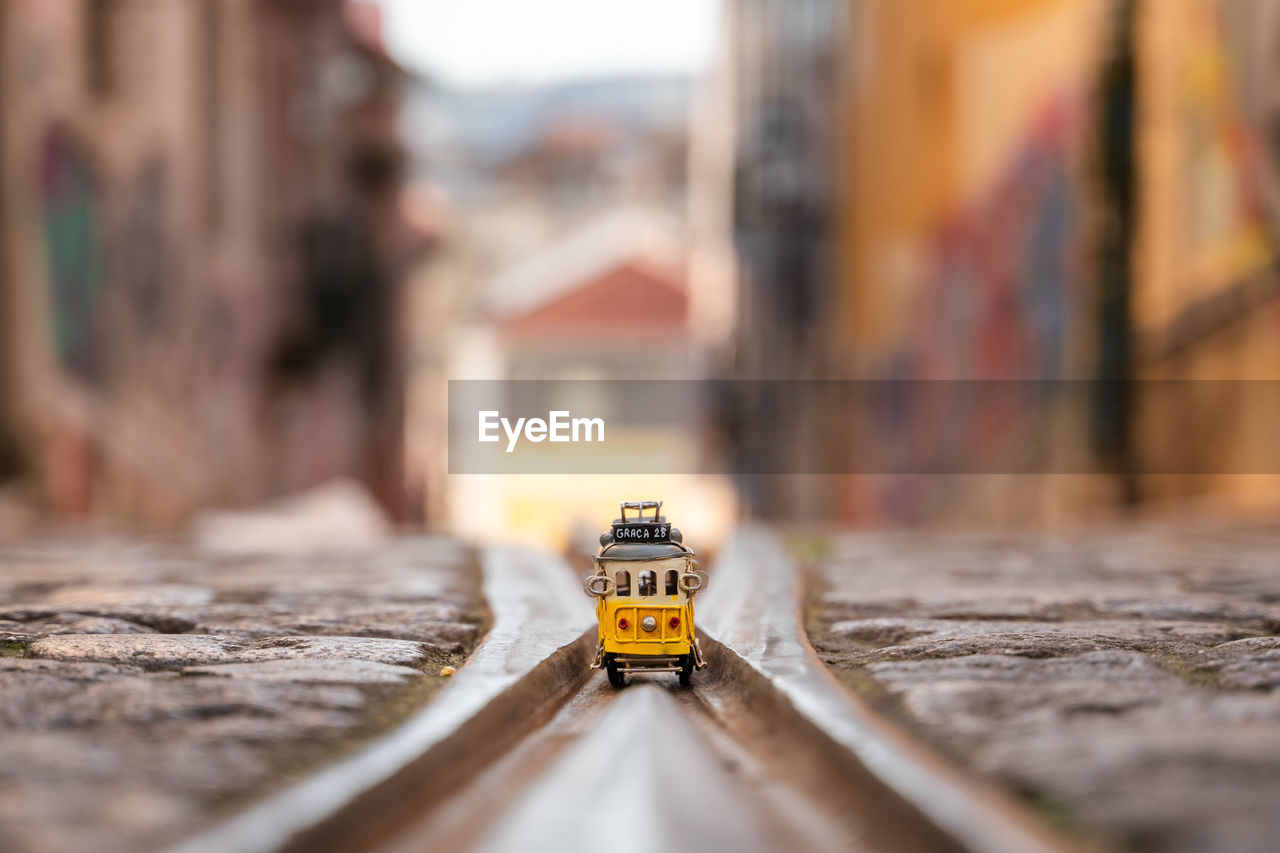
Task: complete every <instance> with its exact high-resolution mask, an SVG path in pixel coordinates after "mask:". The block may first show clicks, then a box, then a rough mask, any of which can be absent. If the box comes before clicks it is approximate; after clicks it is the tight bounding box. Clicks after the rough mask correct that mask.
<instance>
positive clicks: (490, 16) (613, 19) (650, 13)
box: [377, 0, 719, 86]
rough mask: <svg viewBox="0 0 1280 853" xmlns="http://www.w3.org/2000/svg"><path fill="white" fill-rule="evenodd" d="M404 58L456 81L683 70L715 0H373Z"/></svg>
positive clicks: (710, 20) (705, 49)
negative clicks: (383, 13) (379, 8)
mask: <svg viewBox="0 0 1280 853" xmlns="http://www.w3.org/2000/svg"><path fill="white" fill-rule="evenodd" d="M377 2H379V3H380V4H381V5H382V6H383V7H384V8H385V9H386V21H385V23H386V37H387V46H388V48H389V49H390V50H391V52H392V53H393V54H394V55H395V56H396V58H397V59H399V60H400V61H401V62H402V63H404V64H405V65H407V66H408V67H410V68H411V69H413V70H415V71H421V72H424V73H427V74H430V75H431V76H433V77H436V78H438V79H440V80H441V81H442V82H446V83H451V84H454V85H458V86H490V85H506V84H525V83H543V82H547V81H552V80H556V81H558V80H565V79H571V78H575V77H579V78H580V77H594V76H600V75H609V74H629V73H688V72H691V71H696V70H698V69H699V68H701V67H702V66H703V65H705V63H706V62H707V60H708V57H709V56H710V53H711V49H712V41H713V36H714V31H715V26H716V21H717V15H718V8H719V4H718V2H717V0H377Z"/></svg>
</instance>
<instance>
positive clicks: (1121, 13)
mask: <svg viewBox="0 0 1280 853" xmlns="http://www.w3.org/2000/svg"><path fill="white" fill-rule="evenodd" d="M544 24H545V26H546V27H548V28H549V29H548V33H551V34H552V35H549V36H548V38H552V37H554V39H555V40H554V41H552V42H548V43H547V48H549V49H546V50H542V49H539V48H538V46H537V45H535V44H532V43H531V39H530V38H529V37H528V32H529V30H530V28H533V27H538V26H542V25H544ZM1278 27H1280V15H1277V14H1276V11H1275V10H1274V9H1273V8H1272V7H1271V5H1270V4H1267V3H1265V2H1250V0H1243V2H1232V3H1226V2H1219V0H1176V2H1169V3H1155V2H1146V3H1144V2H1135V0H1019V2H1014V0H963V2H951V3H934V2H927V0H917V2H908V3H899V4H886V3H877V2H871V0H865V2H861V1H860V2H847V3H845V2H834V0H803V2H798V3H777V2H765V0H738V2H726V3H723V4H717V3H711V2H704V3H692V4H674V3H660V4H658V5H656V6H654V7H652V8H651V9H647V10H644V11H643V12H641V11H638V10H634V9H632V10H630V11H625V12H619V13H618V16H617V17H611V16H610V15H609V14H607V13H604V12H602V11H600V10H594V11H593V10H592V7H591V5H590V4H582V3H574V2H568V0H566V2H565V3H564V4H563V6H559V5H556V4H550V5H547V6H546V7H545V8H544V9H542V10H541V11H539V10H535V9H524V8H521V9H519V10H513V9H509V8H506V7H504V6H503V5H502V4H494V3H487V4H479V5H477V7H476V8H475V9H473V10H471V11H469V12H465V11H460V10H452V11H446V10H444V9H435V7H434V6H433V5H432V4H430V3H428V4H415V3H407V2H394V1H393V0H389V1H388V2H386V3H383V4H377V3H374V2H371V1H370V0H366V1H365V2H360V1H359V0H322V1H321V2H313V3H299V2H289V0H199V2H184V3H174V4H166V5H165V6H164V7H163V8H160V7H159V6H157V7H154V8H152V7H151V6H149V5H148V4H145V3H140V2H136V0H100V2H99V0H94V2H85V0H58V2H29V1H28V0H14V2H11V3H7V4H5V7H4V10H3V14H2V16H0V39H2V42H0V44H2V45H3V52H2V54H0V56H2V64H0V86H2V87H3V92H4V99H5V110H4V116H3V124H2V125H0V158H2V161H3V178H4V183H3V186H4V196H3V205H2V207H0V213H2V218H0V248H2V249H3V254H2V255H0V259H2V263H3V270H4V291H3V297H4V298H3V315H2V316H3V323H4V334H3V336H2V337H0V343H2V346H3V350H2V355H3V367H4V370H3V384H2V385H0V400H2V401H3V408H2V409H0V429H2V433H0V435H2V440H0V477H3V478H4V482H5V483H6V484H7V485H6V486H5V487H4V496H5V500H4V505H5V511H4V514H3V515H4V518H6V519H9V521H7V522H6V523H7V524H10V525H18V526H21V525H22V524H23V523H29V522H31V521H40V520H73V521H93V522H95V523H106V524H120V525H126V526H144V527H148V528H159V529H172V528H174V527H180V526H181V525H182V524H184V523H185V522H186V521H187V520H188V519H189V518H190V517H191V516H192V514H193V513H195V512H197V511H198V510H200V509H201V508H204V507H208V506H238V505H248V504H252V503H254V502H256V501H260V500H264V499H269V498H272V497H275V496H278V495H282V494H286V493H288V492H291V491H296V490H298V489H304V488H307V487H310V486H313V485H316V484H319V483H322V482H325V481H326V480H329V479H332V478H334V477H340V476H346V477H353V478H355V479H357V480H359V481H361V482H363V483H365V484H366V485H367V487H368V488H369V489H370V491H371V492H372V493H373V494H374V495H375V496H376V497H377V499H378V500H379V502H380V503H381V504H382V505H383V506H384V507H385V508H386V509H387V510H388V511H389V512H390V513H391V515H392V517H393V518H394V519H396V520H397V521H398V522H401V523H405V524H410V525H421V524H429V525H431V526H433V527H439V528H445V529H452V530H456V531H459V532H464V533H466V534H468V535H481V536H483V535H490V534H492V533H494V532H495V531H498V530H503V531H506V532H507V533H508V534H511V535H516V536H518V537H520V538H529V539H534V540H538V541H543V542H544V543H546V544H551V545H554V546H557V547H562V546H564V545H566V544H567V543H568V542H570V541H571V540H572V539H573V538H574V536H575V530H576V529H578V528H583V527H584V526H591V525H593V524H594V523H595V521H596V519H595V515H594V513H595V512H596V510H595V509H594V507H595V506H597V505H598V504H599V502H600V501H602V500H604V501H606V502H612V501H613V500H615V499H616V495H617V494H618V493H621V492H623V491H627V493H628V494H630V493H631V491H634V490H636V489H639V490H640V491H645V492H646V493H648V492H649V491H652V490H655V489H656V490H663V491H665V492H666V493H668V494H670V495H672V496H673V499H676V500H679V501H681V502H682V504H683V509H684V510H685V511H686V512H690V513H697V514H698V516H699V521H700V523H701V524H702V525H705V527H706V528H707V529H708V530H712V531H715V532H716V535H718V534H719V532H720V531H723V530H724V529H725V528H726V526H727V524H728V522H729V520H730V519H731V518H732V517H734V515H735V514H736V513H737V512H738V511H739V509H741V510H742V511H745V512H747V513H750V514H755V515H761V516H764V517H767V518H770V519H775V520H805V521H811V522H836V523H839V524H853V525H873V526H874V525H882V524H890V525H897V524H915V523H938V522H946V523H958V524H965V523H1024V522H1034V523H1058V522H1062V521H1069V520H1071V519H1073V518H1079V517H1082V516H1086V515H1091V514H1096V513H1097V512H1100V511H1101V512H1106V511H1109V510H1110V509H1114V508H1132V507H1134V506H1137V505H1139V504H1144V503H1150V502H1153V501H1154V502H1159V501H1164V500H1167V499H1170V498H1177V497H1185V496H1189V495H1202V494H1217V495H1229V496H1233V497H1234V498H1235V499H1238V500H1239V501H1241V502H1242V503H1245V504H1256V503H1258V502H1260V501H1263V502H1265V501H1270V500H1271V499H1272V496H1273V495H1274V494H1275V490H1276V486H1277V483H1276V477H1275V472H1274V471H1259V472H1258V473H1257V474H1256V475H1251V474H1248V473H1243V474H1242V473H1240V472H1241V471H1242V470H1244V471H1246V472H1247V471H1248V461H1249V460H1250V459H1251V458H1252V456H1251V454H1253V453H1254V452H1255V451H1256V448H1258V447H1259V446H1262V445H1266V446H1269V444H1270V431H1269V430H1268V429H1267V424H1268V423H1269V422H1270V418H1271V416H1272V414H1273V412H1272V411H1271V408H1272V407H1270V406H1269V405H1268V404H1265V403H1261V402H1259V401H1258V399H1257V395H1251V393H1250V389H1249V385H1248V383H1238V382H1234V381H1233V380H1246V379H1247V380H1273V379H1276V378H1277V377H1276V373H1277V365H1280V348H1278V347H1277V335H1278V333H1277V328H1278V325H1277V324H1278V322H1280V319H1278V315H1277V302H1276V299H1275V295H1276V292H1277V287H1276V284H1275V276H1274V236H1275V227H1274V223H1275V215H1276V205H1277V204H1278V203H1280V202H1278V199H1280V191H1278V190H1277V182H1276V172H1277V161H1278V156H1277V154H1276V144H1275V139H1274V133H1275V130H1274V124H1275V122H1274V110H1275V106H1274V104H1272V103H1271V101H1272V99H1271V98H1270V96H1269V94H1268V93H1269V91H1270V88H1271V86H1270V85H1269V84H1270V83H1271V81H1272V77H1273V75H1274V73H1275V70H1274V69H1275V62H1274V59H1273V57H1272V55H1271V54H1272V53H1274V44H1275V43H1276V40H1277V39H1280V35H1277V33H1278V32H1280V30H1278ZM664 34H669V35H670V36H671V37H670V38H666V37H665V35H664ZM484 44H489V45H491V47H492V49H491V50H484V49H483V47H479V48H475V49H472V48H468V47H467V45H472V46H473V47H474V46H477V45H479V46H483V45H484ZM499 48H501V50H499ZM477 51H479V52H477ZM486 57H487V58H486ZM620 304H627V305H629V306H630V307H629V308H628V310H626V311H618V310H616V309H617V306H618V305H620ZM635 306H643V310H637V309H636V307H635ZM529 378H537V379H583V378H592V379H619V380H621V379H635V378H650V379H655V378H661V379H687V380H699V379H704V378H722V379H799V378H808V379H862V380H866V379H877V380H895V381H916V380H953V381H960V380H971V379H1032V380H1045V379H1059V378H1069V379H1081V380H1101V382H1100V383H1099V385H1098V388H1099V390H1098V392H1097V394H1096V395H1095V399H1093V400H1092V401H1091V402H1090V404H1089V405H1088V406H1087V407H1086V408H1085V409H1084V410H1080V409H1078V408H1077V409H1073V410H1072V412H1071V413H1070V414H1062V413H1056V412H1050V413H1048V414H1047V415H1045V416H1044V417H1041V418H1037V419H1034V421H1033V422H1022V421H1020V420H1019V419H1018V418H1017V417H1008V418H1004V419H1003V421H1002V422H1000V423H998V424H997V425H996V426H995V427H994V428H991V427H990V424H989V423H988V422H989V421H991V420H992V419H995V420H997V421H1000V420H1001V418H1000V417H999V416H998V415H996V414H993V413H991V412H981V411H975V412H973V413H972V414H971V416H970V417H971V418H972V422H957V423H954V424H952V425H951V430H952V432H953V433H954V434H955V435H956V436H959V438H957V439H956V441H957V442H959V445H958V446H959V447H960V449H961V450H964V449H965V448H966V447H968V448H969V450H970V451H971V453H972V455H973V456H975V457H978V456H984V455H985V456H989V455H992V454H996V455H998V454H999V453H1000V452H1001V451H1002V448H1004V447H1005V446H1007V445H1014V444H1016V443H1017V442H1019V441H1020V440H1022V439H1025V437H1026V435H1027V434H1028V432H1030V431H1034V432H1036V433H1037V435H1038V436H1040V437H1041V438H1043V439H1044V440H1043V441H1042V444H1043V447H1042V449H1041V451H1040V452H1041V453H1043V454H1044V455H1045V464H1044V471H1045V472H1046V473H1045V474H1044V475H1043V476H1040V477H1036V476H1017V477H1007V476H1006V477H1001V476H997V475H995V474H992V475H991V476H979V475H974V476H966V477H941V478H940V477H928V476H906V475H903V476H892V475H886V476H875V477H872V476H864V477H847V476H846V477H834V476H833V477H828V478H816V477H805V476H793V477H785V476H778V477H768V478H756V477H751V476H745V475H744V476H741V477H738V478H736V481H734V482H730V481H729V480H726V479H725V478H722V477H712V476H699V474H698V471H699V470H704V469H707V468H711V467H715V466H707V465H702V464H700V463H699V459H700V458H705V456H706V454H712V455H715V454H721V455H724V456H726V457H729V458H732V457H734V456H735V455H736V456H737V457H739V458H748V459H756V460H759V459H765V458H767V459H771V460H775V461H776V464H775V465H773V466H770V467H782V468H784V469H785V468H786V467H787V466H788V465H789V464H791V463H792V462H794V468H795V469H796V470H797V471H811V470H822V467H821V466H822V462H823V459H824V458H835V457H838V456H839V455H840V454H841V453H843V452H845V451H846V450H847V446H848V444H849V427H848V424H846V423H844V422H842V421H841V420H840V419H838V418H834V417H832V416H831V415H830V413H827V412H824V411H823V409H822V402H821V401H820V400H815V401H813V402H812V403H811V404H808V405H806V404H805V402H804V401H800V402H798V403H797V404H796V405H794V406H792V407H790V408H789V409H788V410H787V411H785V412H784V411H775V412H773V413H772V416H759V415H758V414H753V415H752V416H751V417H744V416H743V413H742V411H735V410H734V407H733V406H732V405H731V406H728V407H727V408H726V407H725V406H717V405H712V404H711V401H708V402H707V405H706V406H705V411H704V412H702V413H701V414H700V422H701V423H702V424H703V426H704V428H705V429H706V430H710V434H711V435H713V436H715V437H716V438H715V440H712V441H706V440H704V439H705V435H703V436H690V435H688V434H687V431H686V432H681V431H676V432H671V431H670V430H668V431H667V432H664V431H663V427H661V425H658V426H655V427H654V428H653V429H649V430H647V431H642V432H641V433H640V434H637V435H628V436H627V439H628V441H630V442H632V443H633V444H632V446H633V447H634V446H642V447H645V446H647V447H652V448H653V452H656V453H657V452H660V453H664V454H667V453H675V454H682V455H683V456H682V458H685V457H687V458H688V459H689V460H690V462H689V466H688V470H689V471H690V474H689V475H688V476H683V477H677V478H669V479H662V480H656V481H655V480H652V479H646V478H645V477H644V476H637V477H636V478H631V479H630V480H619V479H617V478H608V477H603V478H592V477H582V478H576V479H574V480H571V481H559V482H553V478H550V479H549V478H534V479H533V480H521V479H519V478H510V479H507V480H497V479H492V478H490V479H485V478H471V477H450V476H449V474H448V459H447V453H446V450H445V447H446V438H447V436H446V432H447V413H446V401H447V382H448V380H449V379H529ZM1157 378H1160V379H1169V378H1177V379H1194V380H1207V381H1204V382H1202V383H1200V384H1199V385H1197V386H1196V388H1197V391H1196V392H1195V393H1193V394H1189V395H1182V396H1180V397H1179V399H1178V401H1177V402H1176V403H1172V402H1170V401H1168V400H1164V399H1162V398H1158V399H1154V400H1148V399H1146V398H1145V397H1144V394H1143V388H1144V387H1145V386H1144V384H1143V383H1144V381H1145V380H1150V379H1157ZM596 402H598V403H599V404H600V405H602V406H606V407H608V406H609V405H612V404H609V403H608V402H607V401H596ZM1042 414H1043V413H1042ZM779 419H781V420H779ZM1171 424H1177V425H1178V429H1177V430H1172V429H1171ZM784 427H785V428H784ZM655 430H656V431H655ZM1188 430H1190V431H1191V433H1188V432H1187V431H1188ZM917 434H918V430H913V429H912V428H911V427H910V426H908V425H905V424H901V423H899V424H894V425H893V426H892V427H891V428H889V429H886V430H884V431H883V434H880V433H875V434H873V435H871V436H870V440H871V442H872V444H873V446H876V447H884V448H885V452H886V453H892V452H893V451H894V450H895V448H900V447H901V446H904V445H910V443H911V442H912V441H916V442H918V441H919V440H920V439H919V438H918V435H917ZM1189 435H1193V436H1194V437H1193V438H1191V437H1189ZM913 436H916V437H914V438H913ZM1045 436H1047V438H1044V437H1045ZM862 438H863V439H864V440H865V439H866V438H867V436H865V435H864V436H862ZM1062 454H1069V455H1071V457H1072V458H1080V457H1083V458H1085V459H1086V463H1085V464H1083V465H1081V466H1080V467H1079V470H1075V469H1073V474H1075V476H1065V475H1063V476H1059V475H1057V474H1051V473H1049V472H1052V471H1054V470H1055V466H1054V464H1053V459H1054V458H1056V457H1058V456H1060V455H1062ZM1152 458H1159V459H1160V460H1162V462H1161V464H1159V465H1152V464H1150V460H1151V459H1152ZM1188 459H1194V460H1195V465H1194V466H1193V467H1194V468H1195V470H1196V473H1195V474H1184V475H1182V476H1177V475H1175V474H1172V473H1171V474H1169V475H1167V476H1156V475H1154V474H1152V473H1151V472H1152V471H1166V470H1167V471H1174V472H1176V471H1178V470H1181V468H1180V467H1179V464H1178V463H1179V462H1180V461H1182V460H1188ZM1163 460H1173V463H1174V464H1173V465H1172V466H1170V465H1168V464H1167V463H1166V462H1164V461H1163ZM1218 470H1220V471H1222V472H1230V473H1229V474H1228V473H1223V474H1215V473H1213V472H1214V471H1218ZM628 489H630V490H631V491H628ZM676 495H678V496H679V497H678V498H675V497H674V496H676Z"/></svg>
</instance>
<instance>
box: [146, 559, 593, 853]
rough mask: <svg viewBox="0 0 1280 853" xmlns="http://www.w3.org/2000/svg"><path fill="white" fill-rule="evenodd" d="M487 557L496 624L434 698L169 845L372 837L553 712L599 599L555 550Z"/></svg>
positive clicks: (295, 843)
mask: <svg viewBox="0 0 1280 853" xmlns="http://www.w3.org/2000/svg"><path fill="white" fill-rule="evenodd" d="M481 566H482V569H483V571H484V595H485V598H486V600H487V602H488V604H489V607H490V609H491V611H492V615H493V627H492V629H491V630H490V631H489V633H488V635H487V636H486V637H485V639H484V641H483V642H482V643H481V645H480V646H479V648H477V649H476V651H475V652H474V653H473V654H472V656H471V658H470V659H469V660H468V661H467V664H466V665H465V666H464V667H463V668H462V669H461V670H460V671H459V672H458V674H457V675H456V676H454V678H453V680H452V681H451V682H450V683H449V684H448V685H447V686H446V687H445V688H444V689H443V690H442V691H441V692H440V694H439V695H438V696H437V697H436V698H435V699H434V700H433V701H432V702H431V703H429V704H428V705H427V706H426V707H425V708H423V709H422V710H421V711H418V712H417V713H416V714H415V715H414V716H412V717H411V718H409V720H407V721H406V722H405V723H403V724H402V725H400V726H399V727H398V728H396V729H394V730H393V731H391V732H389V733H387V734H386V735H383V736H382V737H380V738H379V739H377V740H375V741H374V742H372V743H371V744H369V745H368V746H366V747H365V748H363V749H361V750H360V751H359V752H357V753H355V754H353V755H351V756H349V757H348V758H345V759H342V760H340V761H338V762H337V763H335V764H332V765H330V766H329V767H326V768H324V769H323V770H321V771H320V772H318V773H316V774H315V775H313V776H310V777H308V778H307V779H304V780H303V781H301V782H299V783H297V784H295V785H293V786H291V787H289V788H287V789H285V790H283V791H281V792H279V793H278V794H275V795H273V796H271V797H270V798H268V799H266V800H264V801H262V802H260V803H258V804H256V805H254V806H252V807H250V808H249V809H247V810H246V811H243V812H241V813H240V814H238V815H235V816H233V817H232V818H230V819H229V820H227V821H225V822H223V823H221V824H218V825H216V826H214V827H213V828H211V829H209V830H207V831H205V832H204V833H201V834H199V835H196V836H194V837H192V838H190V839H188V840H187V841H185V842H182V843H180V844H178V845H176V846H175V847H172V848H170V853H267V851H280V850H299V851H301V850H314V849H321V848H323V849H327V850H334V849H351V850H357V849H363V848H366V847H368V846H370V845H371V844H373V843H375V842H376V841H377V840H379V838H380V837H382V835H383V833H385V832H387V831H389V830H392V829H394V828H395V826H396V825H397V823H398V820H397V816H398V815H399V814H401V813H404V812H406V811H408V810H410V809H415V808H420V804H421V803H422V802H424V801H425V800H427V799H430V798H431V797H432V794H433V792H435V791H437V790H439V791H441V792H443V791H446V790H448V789H449V788H451V787H453V786H454V785H456V784H457V783H458V782H459V781H460V780H462V779H464V778H466V776H467V775H468V774H470V773H471V772H472V771H474V770H475V769H476V768H477V767H480V766H482V765H483V764H485V763H487V762H488V761H489V760H490V759H491V758H493V757H496V756H497V755H498V754H500V753H501V752H502V751H503V750H505V749H506V748H508V747H509V746H510V745H511V744H512V743H514V742H515V741H518V740H519V739H520V738H521V737H522V736H523V735H524V734H525V733H527V732H528V731H529V730H530V729H532V728H533V727H534V726H536V725H537V724H538V723H539V722H541V721H542V720H543V719H544V718H545V717H546V716H547V715H548V714H550V713H551V712H552V711H553V710H554V708H555V707H556V706H557V705H558V704H559V700H561V699H562V698H563V697H564V696H565V695H567V694H568V693H569V692H570V691H571V690H572V689H574V688H575V687H576V686H577V685H578V684H579V683H581V681H582V680H583V679H584V678H585V677H586V675H587V674H588V672H589V670H588V669H587V667H588V665H589V663H590V661H591V655H592V654H593V652H594V651H595V641H596V629H595V627H594V625H593V624H591V622H592V620H591V618H590V616H591V610H590V608H589V607H585V606H583V601H582V591H581V589H579V588H578V586H577V585H576V584H575V583H574V580H573V576H572V574H571V573H570V572H569V571H568V569H567V568H566V567H565V566H564V565H563V564H562V563H561V562H560V561H559V560H558V559H557V558H556V557H554V556H552V555H546V554H541V553H538V552H536V551H532V550H525V549H518V548H494V549H487V550H485V551H484V552H483V554H482V558H481ZM584 632H585V633H584ZM495 732H497V733H501V734H499V735H497V736H495ZM373 815H376V816H377V817H378V820H376V821H371V820H370V819H369V818H370V816H373Z"/></svg>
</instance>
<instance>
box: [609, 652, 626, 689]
mask: <svg viewBox="0 0 1280 853" xmlns="http://www.w3.org/2000/svg"><path fill="white" fill-rule="evenodd" d="M604 669H605V672H607V673H609V683H610V684H612V685H613V686H614V687H626V686H627V675H626V673H624V672H623V671H622V670H620V669H618V662H617V660H615V659H614V657H613V655H605V657H604Z"/></svg>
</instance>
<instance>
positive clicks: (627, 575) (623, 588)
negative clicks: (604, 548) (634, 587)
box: [613, 572, 631, 595]
mask: <svg viewBox="0 0 1280 853" xmlns="http://www.w3.org/2000/svg"><path fill="white" fill-rule="evenodd" d="M613 582H614V584H615V585H616V586H617V588H618V592H617V594H618V595H630V594H631V572H618V573H617V574H616V575H614V576H613Z"/></svg>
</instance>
